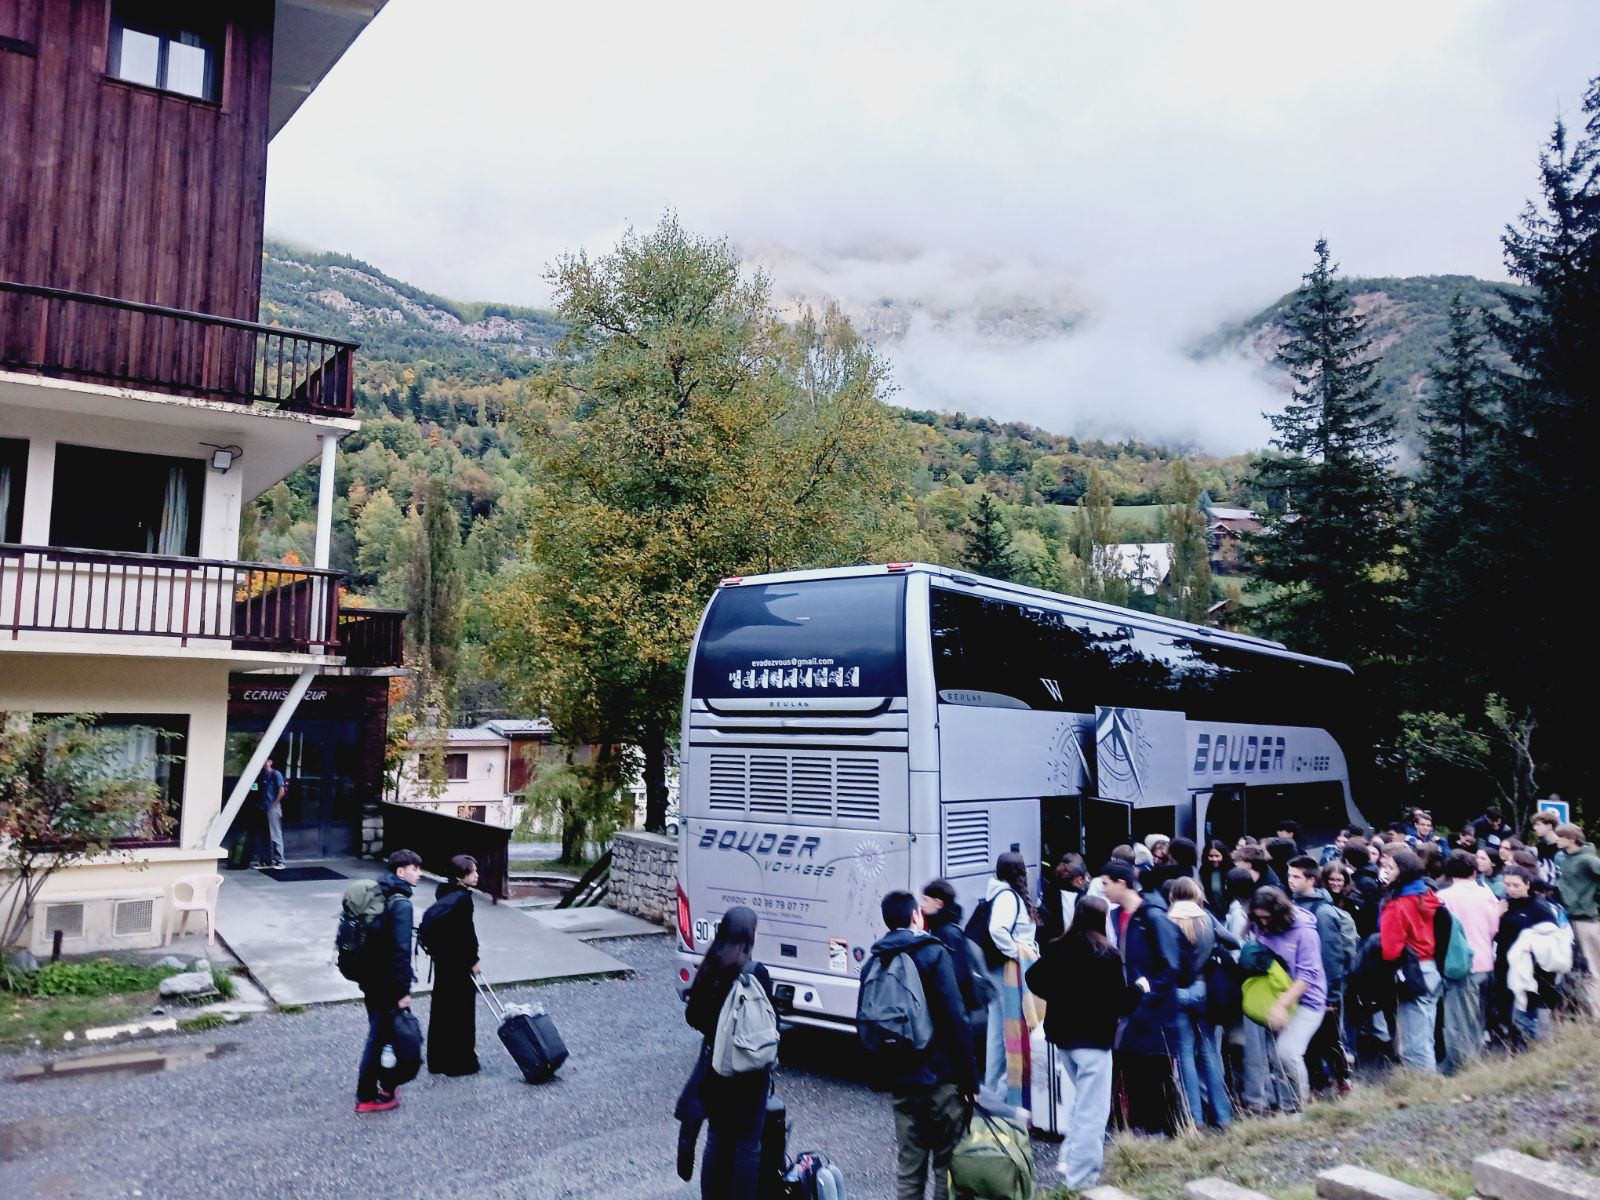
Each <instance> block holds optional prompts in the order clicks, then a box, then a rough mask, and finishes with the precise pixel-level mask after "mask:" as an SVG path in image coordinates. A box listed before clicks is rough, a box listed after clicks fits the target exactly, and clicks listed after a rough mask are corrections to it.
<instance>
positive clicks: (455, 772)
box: [444, 754, 467, 782]
mask: <svg viewBox="0 0 1600 1200" xmlns="http://www.w3.org/2000/svg"><path fill="white" fill-rule="evenodd" d="M444 777H445V778H446V779H450V780H455V781H457V782H459V781H460V780H463V779H465V778H466V777H467V756H466V755H465V754H446V755H445V756H444Z"/></svg>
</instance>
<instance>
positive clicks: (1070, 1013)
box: [1027, 937, 1144, 1050]
mask: <svg viewBox="0 0 1600 1200" xmlns="http://www.w3.org/2000/svg"><path fill="white" fill-rule="evenodd" d="M1027 981H1028V990H1029V991H1031V992H1033V993H1034V994H1035V995H1036V996H1039V997H1040V998H1041V999H1043V1000H1044V1001H1045V1005H1046V1007H1045V1010H1044V1036H1045V1037H1046V1038H1048V1039H1049V1040H1050V1041H1051V1042H1053V1043H1054V1044H1055V1045H1057V1046H1060V1047H1061V1048H1062V1049H1064V1050H1109V1049H1111V1047H1112V1046H1113V1045H1115V1044H1116V1040H1117V1022H1118V1021H1120V1020H1121V1019H1122V1018H1123V1017H1125V1016H1127V1015H1128V1014H1129V1013H1131V1012H1132V1011H1133V1010H1134V1009H1135V1008H1136V1007H1138V1004H1139V1001H1140V999H1141V998H1142V997H1143V996H1144V993H1143V992H1142V991H1140V990H1139V989H1138V988H1136V987H1130V986H1129V984H1128V981H1127V977H1126V976H1125V975H1124V974H1123V972H1122V959H1121V958H1120V957H1119V956H1118V955H1117V952H1116V949H1115V948H1114V947H1112V946H1111V945H1110V944H1106V945H1103V946H1095V945H1093V944H1091V943H1090V942H1089V941H1088V939H1086V938H1081V937H1073V938H1062V939H1061V940H1059V941H1054V942H1046V943H1045V947H1044V955H1043V957H1041V958H1040V959H1039V961H1038V962H1036V963H1034V964H1033V965H1032V966H1031V967H1029V968H1028V976H1027Z"/></svg>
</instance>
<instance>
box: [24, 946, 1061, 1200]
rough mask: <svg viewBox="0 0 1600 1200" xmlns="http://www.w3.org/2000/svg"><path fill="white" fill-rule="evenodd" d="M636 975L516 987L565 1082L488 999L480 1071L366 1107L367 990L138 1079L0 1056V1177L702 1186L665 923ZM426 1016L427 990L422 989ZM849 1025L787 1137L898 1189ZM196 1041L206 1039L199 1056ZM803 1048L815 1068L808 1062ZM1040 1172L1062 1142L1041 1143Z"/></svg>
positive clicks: (192, 1043)
mask: <svg viewBox="0 0 1600 1200" xmlns="http://www.w3.org/2000/svg"><path fill="white" fill-rule="evenodd" d="M600 946H601V948H602V949H605V950H606V951H607V952H608V953H610V954H613V955H615V956H616V957H618V958H620V959H622V960H623V961H625V962H627V963H628V964H629V965H630V966H632V967H633V968H634V971H635V975H634V976H633V977H632V978H630V979H607V980H603V981H597V982H587V981H574V982H567V983H558V984H552V985H549V986H545V987H540V988H533V989H526V990H520V989H511V990H507V991H506V992H505V993H504V995H503V998H504V999H522V1000H530V999H537V1000H538V1001H539V1002H541V1003H543V1004H544V1005H545V1006H546V1007H547V1009H548V1010H549V1012H550V1013H551V1015H552V1016H553V1017H555V1019H556V1022H557V1024H558V1025H559V1026H560V1028H561V1031H562V1034H563V1036H564V1037H565V1039H566V1041H567V1045H568V1046H569V1048H570V1049H571V1051H572V1058H571V1059H570V1060H569V1061H568V1063H567V1065H566V1066H565V1067H564V1068H563V1069H562V1071H561V1074H560V1076H559V1077H558V1078H557V1079H556V1081H555V1082H553V1083H550V1084H546V1085H543V1086H539V1087H530V1086H528V1085H526V1084H524V1083H523V1082H522V1079H521V1077H520V1076H519V1075H518V1074H517V1073H516V1072H515V1069H514V1068H513V1066H512V1063H511V1060H510V1059H509V1058H508V1057H507V1056H506V1054H505V1052H504V1051H503V1049H502V1048H501V1046H500V1044H499V1041H498V1039H496V1038H495V1036H494V1029H493V1025H492V1023H491V1022H490V1021H489V1020H488V1019H487V1017H486V1014H485V1013H484V1011H483V1009H482V1007H481V1006H480V1008H479V1021H478V1050H479V1055H480V1057H481V1058H482V1060H483V1063H484V1070H483V1071H482V1072H481V1073H480V1074H479V1075H477V1076H475V1077H472V1078H469V1079H445V1078H442V1077H435V1076H430V1075H428V1074H427V1073H426V1072H424V1073H423V1074H422V1076H420V1077H419V1078H418V1079H417V1080H416V1081H415V1082H414V1083H412V1084H409V1085H407V1086H406V1087H405V1088H404V1089H403V1090H402V1096H403V1098H404V1102H403V1103H402V1105H401V1106H400V1108H399V1109H398V1110H397V1111H395V1112H393V1113H381V1114H374V1115H370V1116H361V1117H357V1116H356V1115H355V1113H354V1112H353V1111H352V1109H353V1105H354V1093H355V1073H356V1059H357V1057H358V1056H359V1053H360V1049H361V1042H362V1040H363V1038H364V1037H365V1032H366V1018H365V1015H364V1013H363V1011H362V1009H361V1007H360V1006H359V1005H334V1006H324V1007H319V1008H315V1009H312V1010H310V1011H308V1012H304V1013H299V1014H294V1015H271V1016H264V1017H261V1016H258V1017H256V1018H255V1019H254V1020H252V1021H250V1022H249V1023H248V1024H244V1025H240V1026H235V1027H232V1028H228V1029H223V1030H218V1031H216V1032H213V1033H206V1034H197V1035H189V1036H186V1037H178V1038H167V1039H161V1040H157V1041H152V1042H145V1043H140V1047H141V1048H157V1049H159V1048H163V1047H170V1048H172V1049H174V1050H183V1051H188V1050H194V1049H198V1048H199V1047H201V1046H204V1045H208V1044H216V1045H218V1046H219V1047H222V1048H223V1050H222V1052H221V1053H218V1054H216V1055H214V1056H212V1057H210V1058H205V1059H203V1060H201V1061H197V1062H193V1063H192V1064H190V1065H185V1066H181V1067H174V1068H173V1069H170V1070H167V1071H163V1072H161V1073H157V1074H149V1075H142V1076H135V1077H98V1078H97V1077H87V1078H76V1079H53V1080H44V1081H32V1082H26V1083H19V1082H15V1081H13V1080H12V1078H11V1075H12V1072H14V1071H16V1070H18V1069H19V1068H21V1067H24V1066H26V1065H28V1064H29V1063H30V1062H32V1061H36V1058H37V1056H27V1055H23V1056H18V1057H14V1058H4V1059H0V1073H3V1078H0V1192H3V1193H4V1194H5V1195H6V1196H7V1197H20V1196H34V1195H37V1196H52V1197H74V1196H93V1197H122V1196H145V1197H160V1198H162V1200H183V1198H185V1197H207V1198H209V1197H214V1196H218V1195H223V1194H226V1195H228V1196H230V1197H232V1198H238V1200H242V1198H245V1197H264V1198H265V1197H271V1198H273V1200H277V1198H279V1197H284V1196H294V1197H340V1198H344V1197H360V1196H373V1195H381V1194H384V1193H389V1194H394V1195H402V1196H404V1195H411V1196H426V1197H428V1198H429V1200H433V1198H436V1197H439V1198H442V1197H454V1196H463V1197H466V1196H471V1197H474V1200H489V1198H495V1197H507V1198H510V1197H527V1198H530V1200H558V1198H565V1197H572V1198H580V1197H581V1198H583V1200H602V1198H606V1197H619V1198H620V1197H627V1198H629V1200H646V1198H661V1200H668V1198H670V1200H689V1198H691V1197H696V1196H698V1195H699V1186H698V1183H699V1181H698V1178H697V1179H696V1181H695V1183H694V1184H692V1185H690V1184H685V1183H682V1182H681V1181H680V1180H679V1179H678V1178H677V1175H676V1174H675V1172H674V1169H673V1164H674V1154H675V1148H676V1137H677V1125H676V1123H675V1122H674V1121H673V1120H672V1116H671V1110H672V1105H673V1101H674V1100H675V1099H676V1097H677V1092H678V1089H679V1087H680V1086H681V1084H682V1081H683V1078H684V1076H685V1075H686V1074H687V1072H688V1068H689V1065H690V1064H691V1062H692V1061H693V1058H694V1054H695V1049H696V1035H695V1033H694V1032H693V1031H692V1030H690V1029H689V1028H688V1027H687V1026H686V1025H685V1024H684V1023H683V1015H682V1006H681V1005H680V1003H679V1002H678V999H677V997H676V995H675V994H674V991H673V987H672V972H673V969H674V966H673V955H672V946H671V941H670V939H668V938H666V937H649V938H637V939H622V940H616V941H610V942H605V943H600ZM418 1012H419V1014H420V1015H421V1016H422V1018H423V1020H424V1023H426V1018H427V1013H428V1001H427V999H426V998H421V999H419V1001H418ZM852 1055H853V1043H852V1042H851V1041H849V1040H847V1039H845V1038H842V1037H839V1036H837V1035H826V1034H819V1033H816V1032H814V1031H809V1030H796V1031H795V1032H794V1033H793V1034H791V1035H790V1037H789V1038H788V1039H786V1042H785V1050H784V1060H785V1065H784V1066H783V1067H782V1068H781V1069H780V1072H779V1077H778V1088H779V1091H780V1093H781V1094H782V1095H783V1096H784V1097H785V1098H786V1100H787V1102H788V1105H789V1114H790V1120H791V1122H792V1124H793V1131H792V1133H791V1135H790V1148H791V1151H793V1150H796V1149H817V1150H821V1151H823V1152H824V1153H826V1154H828V1155H829V1157H831V1158H832V1159H834V1161H836V1162H838V1163H839V1164H840V1166H841V1167H842V1168H843V1170H844V1172H845V1175H846V1178H847V1180H848V1182H849V1186H850V1194H851V1196H852V1198H856V1197H859V1198H861V1200H874V1198H878V1197H883V1198H887V1197H889V1196H890V1195H892V1192H893V1174H892V1163H893V1147H894V1121H893V1115H892V1113H891V1111H890V1108H889V1101H888V1099H887V1097H884V1096H879V1095H875V1094H873V1093H872V1092H871V1091H869V1090H868V1089H867V1088H866V1087H865V1086H863V1085H862V1084H861V1083H860V1082H859V1081H858V1080H856V1079H853V1078H851V1077H850V1075H849V1074H848V1072H847V1069H846V1066H845V1063H846V1062H847V1061H848V1060H849V1059H850V1058H851V1057H852ZM194 1057H198V1056H194ZM801 1063H804V1066H803V1067H802V1066H800V1065H799V1064H801ZM1035 1147H1036V1149H1037V1150H1038V1151H1039V1159H1040V1164H1039V1165H1040V1168H1041V1170H1040V1175H1041V1177H1042V1178H1046V1179H1048V1178H1050V1176H1049V1175H1048V1174H1046V1171H1047V1170H1048V1169H1049V1167H1050V1166H1051V1164H1053V1162H1054V1158H1055V1153H1054V1148H1053V1146H1051V1145H1050V1144H1049V1143H1044V1142H1036V1143H1035Z"/></svg>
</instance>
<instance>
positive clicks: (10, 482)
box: [0, 438, 28, 542]
mask: <svg viewBox="0 0 1600 1200" xmlns="http://www.w3.org/2000/svg"><path fill="white" fill-rule="evenodd" d="M27 476H28V443H27V442H24V441H19V440H18V439H16V438H0V542H20V541H21V540H22V488H23V485H24V484H25V483H26V482H27Z"/></svg>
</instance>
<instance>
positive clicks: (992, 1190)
mask: <svg viewBox="0 0 1600 1200" xmlns="http://www.w3.org/2000/svg"><path fill="white" fill-rule="evenodd" d="M950 1185H951V1186H950V1191H951V1194H953V1195H960V1196H970V1197H973V1198H974V1200H1029V1198H1030V1197H1031V1196H1032V1195H1033V1143H1032V1142H1030V1141H1029V1140H1028V1133H1027V1130H1025V1129H1022V1128H1019V1127H1018V1126H1016V1125H1014V1124H1012V1123H1011V1122H1010V1121H1007V1120H1005V1119H1003V1118H1000V1117H995V1116H991V1115H990V1114H989V1113H988V1112H986V1111H984V1110H983V1109H982V1108H979V1107H976V1106H974V1107H973V1110H972V1117H971V1119H970V1120H969V1121H968V1122H967V1130H966V1133H965V1134H964V1135H963V1136H962V1138H961V1140H960V1141H959V1142H957V1143H956V1147H955V1149H954V1150H952V1151H951V1152H950Z"/></svg>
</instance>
